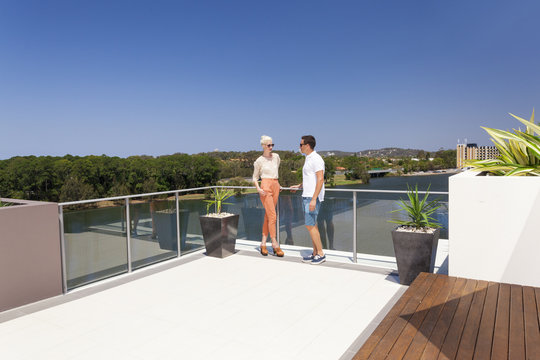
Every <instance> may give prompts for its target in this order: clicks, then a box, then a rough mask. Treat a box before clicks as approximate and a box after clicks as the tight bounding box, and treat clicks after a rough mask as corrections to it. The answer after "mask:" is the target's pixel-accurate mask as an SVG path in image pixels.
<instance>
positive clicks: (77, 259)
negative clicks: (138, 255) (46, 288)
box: [63, 200, 128, 289]
mask: <svg viewBox="0 0 540 360" xmlns="http://www.w3.org/2000/svg"><path fill="white" fill-rule="evenodd" d="M124 204H125V201H124V200H120V201H99V202H95V203H89V204H80V205H73V206H66V207H64V208H63V215H64V241H65V246H64V249H65V264H66V269H65V272H66V277H67V287H68V289H72V288H75V287H77V286H81V285H85V284H88V283H90V282H94V281H97V280H101V279H104V278H107V277H110V276H113V275H118V274H121V273H125V272H127V271H128V263H127V247H126V244H127V242H126V235H127V223H126V211H125V210H126V207H125V205H124Z"/></svg>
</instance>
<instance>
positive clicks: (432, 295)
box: [387, 275, 448, 359]
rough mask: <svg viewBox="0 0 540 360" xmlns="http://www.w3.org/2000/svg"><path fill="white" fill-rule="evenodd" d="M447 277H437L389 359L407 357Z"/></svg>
mask: <svg viewBox="0 0 540 360" xmlns="http://www.w3.org/2000/svg"><path fill="white" fill-rule="evenodd" d="M447 278H448V277H447V276H441V275H437V277H436V279H435V281H434V282H433V284H432V285H431V288H430V289H429V290H428V292H427V295H426V296H425V297H424V299H423V300H422V303H421V304H420V305H419V306H418V308H417V309H416V311H415V313H414V314H413V316H411V318H410V319H409V321H408V322H407V324H406V325H405V328H404V329H403V331H402V332H401V335H400V336H399V338H398V339H397V341H396V342H395V343H394V345H393V347H392V349H391V350H390V353H389V354H388V357H387V359H401V358H403V356H404V355H405V352H406V351H407V349H408V348H409V345H410V344H411V341H412V340H413V338H414V336H415V335H416V333H417V331H418V328H419V327H420V325H422V322H423V321H424V318H425V317H426V315H427V314H428V311H429V309H430V308H431V307H432V306H433V305H434V301H435V299H436V297H437V295H438V294H439V292H440V291H441V288H442V287H443V285H445V284H446V283H447V281H446V280H447Z"/></svg>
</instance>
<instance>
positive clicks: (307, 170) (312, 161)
mask: <svg viewBox="0 0 540 360" xmlns="http://www.w3.org/2000/svg"><path fill="white" fill-rule="evenodd" d="M321 170H322V171H323V174H324V160H323V158H322V157H321V155H319V154H317V153H316V152H315V151H313V152H312V153H311V154H309V155H307V156H306V161H305V162H304V167H303V168H302V188H303V189H304V191H303V192H302V197H309V198H312V197H313V194H314V193H315V187H316V186H317V171H321ZM319 201H324V180H323V186H322V188H321V192H320V193H319Z"/></svg>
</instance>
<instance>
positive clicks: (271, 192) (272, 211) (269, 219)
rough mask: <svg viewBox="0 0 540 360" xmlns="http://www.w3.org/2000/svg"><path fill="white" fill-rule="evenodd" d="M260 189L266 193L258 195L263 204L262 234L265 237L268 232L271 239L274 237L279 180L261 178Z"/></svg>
mask: <svg viewBox="0 0 540 360" xmlns="http://www.w3.org/2000/svg"><path fill="white" fill-rule="evenodd" d="M261 189H263V190H264V192H265V193H266V195H260V197H261V202H262V204H263V206H264V223H263V228H262V236H263V238H266V237H267V236H268V234H269V233H270V237H271V238H272V239H275V238H276V222H277V217H276V205H277V202H278V198H279V182H278V179H262V181H261Z"/></svg>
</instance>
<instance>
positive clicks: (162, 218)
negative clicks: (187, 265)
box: [153, 209, 189, 251]
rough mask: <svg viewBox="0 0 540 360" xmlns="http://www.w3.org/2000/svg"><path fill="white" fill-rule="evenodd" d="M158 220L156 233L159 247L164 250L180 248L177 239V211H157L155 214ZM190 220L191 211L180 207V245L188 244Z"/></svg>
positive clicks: (154, 217)
mask: <svg viewBox="0 0 540 360" xmlns="http://www.w3.org/2000/svg"><path fill="white" fill-rule="evenodd" d="M153 219H154V221H155V222H156V233H157V238H158V242H159V248H160V249H163V250H173V251H177V250H178V240H177V239H176V211H172V212H171V211H165V210H160V211H156V212H155V213H154V214H153ZM188 221H189V211H187V210H185V209H180V246H181V247H182V248H184V247H185V245H186V236H187V226H188Z"/></svg>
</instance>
